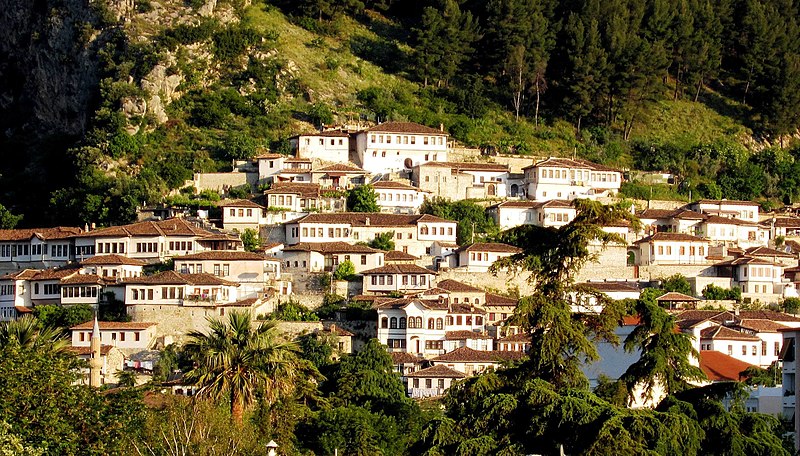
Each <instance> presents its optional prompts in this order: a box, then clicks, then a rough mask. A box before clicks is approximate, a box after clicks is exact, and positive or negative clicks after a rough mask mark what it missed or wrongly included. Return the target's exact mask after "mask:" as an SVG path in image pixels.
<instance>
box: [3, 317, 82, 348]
mask: <svg viewBox="0 0 800 456" xmlns="http://www.w3.org/2000/svg"><path fill="white" fill-rule="evenodd" d="M12 344H13V345H16V346H18V347H20V348H22V349H24V350H33V351H46V352H49V353H57V354H63V353H67V352H68V351H69V348H70V343H69V341H68V340H67V339H66V338H65V337H64V335H63V333H62V332H61V331H59V330H58V329H55V328H51V327H49V326H45V327H41V326H40V324H39V321H38V320H37V319H36V318H35V317H33V316H30V315H25V316H24V317H22V318H20V319H17V320H14V321H8V322H4V323H0V347H6V346H9V345H12Z"/></svg>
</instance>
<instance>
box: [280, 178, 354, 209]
mask: <svg viewBox="0 0 800 456" xmlns="http://www.w3.org/2000/svg"><path fill="white" fill-rule="evenodd" d="M264 195H265V196H266V200H267V208H269V210H270V211H281V210H285V211H287V212H289V213H294V214H300V213H304V212H305V213H308V212H313V211H322V212H340V211H344V210H345V208H346V201H345V199H346V198H345V196H343V195H339V194H336V193H331V192H326V191H324V190H323V189H322V187H321V186H320V184H318V183H311V182H276V183H274V184H272V186H271V187H270V188H269V190H266V191H265V192H264Z"/></svg>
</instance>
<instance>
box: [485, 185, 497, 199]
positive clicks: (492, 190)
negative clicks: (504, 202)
mask: <svg viewBox="0 0 800 456" xmlns="http://www.w3.org/2000/svg"><path fill="white" fill-rule="evenodd" d="M486 194H487V195H489V196H495V195H496V194H497V189H496V188H495V186H494V184H489V186H488V187H487V188H486Z"/></svg>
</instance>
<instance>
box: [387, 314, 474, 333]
mask: <svg viewBox="0 0 800 456" xmlns="http://www.w3.org/2000/svg"><path fill="white" fill-rule="evenodd" d="M474 321H475V324H476V325H482V324H483V317H481V316H475V319H474ZM472 322H473V318H472V315H466V316H463V315H456V316H455V317H453V316H452V315H448V316H446V317H445V318H444V319H443V318H428V329H434V330H437V329H438V330H442V329H444V325H447V326H453V325H456V326H461V325H467V326H472ZM406 324H407V325H408V328H409V329H424V327H423V326H422V317H408V320H406V317H400V318H397V317H391V318H389V317H382V318H381V328H382V329H406Z"/></svg>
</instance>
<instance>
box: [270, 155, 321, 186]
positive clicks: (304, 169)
mask: <svg viewBox="0 0 800 456" xmlns="http://www.w3.org/2000/svg"><path fill="white" fill-rule="evenodd" d="M282 165H283V168H282V169H281V170H280V172H278V173H277V174H275V176H274V179H273V182H311V165H312V161H311V160H309V159H307V158H284V159H283V162H282Z"/></svg>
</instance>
